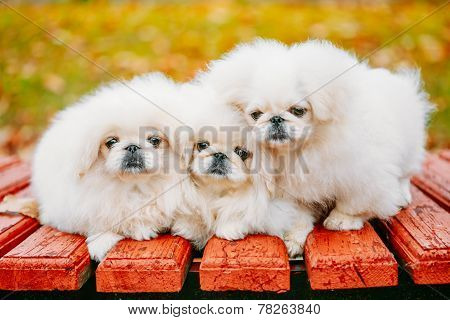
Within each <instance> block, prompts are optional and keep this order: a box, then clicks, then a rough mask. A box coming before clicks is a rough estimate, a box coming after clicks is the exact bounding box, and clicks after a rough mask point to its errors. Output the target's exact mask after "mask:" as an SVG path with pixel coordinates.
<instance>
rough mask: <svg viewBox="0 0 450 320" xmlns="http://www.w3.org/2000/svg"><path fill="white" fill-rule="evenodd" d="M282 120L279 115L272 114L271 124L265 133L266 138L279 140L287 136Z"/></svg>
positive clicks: (285, 138)
mask: <svg viewBox="0 0 450 320" xmlns="http://www.w3.org/2000/svg"><path fill="white" fill-rule="evenodd" d="M284 121H285V120H284V119H283V118H282V117H280V116H273V117H272V118H271V119H270V123H271V125H270V128H269V132H268V134H267V138H266V139H267V140H269V141H271V140H272V141H280V142H281V141H284V140H287V139H288V138H289V135H288V133H287V131H286V125H285V123H284Z"/></svg>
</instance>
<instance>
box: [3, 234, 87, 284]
mask: <svg viewBox="0 0 450 320" xmlns="http://www.w3.org/2000/svg"><path fill="white" fill-rule="evenodd" d="M89 275H90V258H89V253H88V250H87V245H86V243H85V238H84V237H82V236H79V235H72V234H68V233H64V232H60V231H58V230H56V229H53V228H51V227H49V226H43V227H41V228H39V229H38V230H37V231H36V232H34V233H33V234H32V235H30V236H29V237H28V238H27V239H25V240H24V241H23V242H22V243H20V244H19V245H18V246H17V247H15V248H14V249H12V250H11V251H10V252H8V253H7V254H5V255H4V256H3V257H2V258H1V259H0V290H78V289H80V288H81V286H82V285H83V284H84V283H85V281H86V280H87V279H88V278H89Z"/></svg>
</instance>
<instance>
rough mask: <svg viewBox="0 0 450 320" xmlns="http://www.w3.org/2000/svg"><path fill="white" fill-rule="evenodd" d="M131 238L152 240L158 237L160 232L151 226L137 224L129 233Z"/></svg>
mask: <svg viewBox="0 0 450 320" xmlns="http://www.w3.org/2000/svg"><path fill="white" fill-rule="evenodd" d="M127 235H128V236H129V237H130V238H131V239H134V240H138V241H142V240H150V239H153V238H156V237H157V236H158V234H157V233H156V232H155V231H154V230H153V229H151V228H147V227H144V226H136V227H135V228H134V229H133V230H132V231H130V233H129V234H127Z"/></svg>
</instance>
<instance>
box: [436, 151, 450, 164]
mask: <svg viewBox="0 0 450 320" xmlns="http://www.w3.org/2000/svg"><path fill="white" fill-rule="evenodd" d="M439 157H441V159H444V160H445V161H448V162H450V149H444V150H441V151H440V152H439Z"/></svg>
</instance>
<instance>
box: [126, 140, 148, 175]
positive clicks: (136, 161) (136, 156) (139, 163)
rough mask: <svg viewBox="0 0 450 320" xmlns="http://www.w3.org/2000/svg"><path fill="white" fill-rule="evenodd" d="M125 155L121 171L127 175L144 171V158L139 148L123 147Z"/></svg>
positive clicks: (134, 146) (133, 146) (136, 146)
mask: <svg viewBox="0 0 450 320" xmlns="http://www.w3.org/2000/svg"><path fill="white" fill-rule="evenodd" d="M125 150H126V153H125V156H124V157H123V161H122V166H121V167H122V171H124V172H128V173H139V172H142V171H144V169H145V165H144V157H143V156H142V151H141V147H140V146H138V145H135V144H130V145H129V146H127V147H125Z"/></svg>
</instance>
